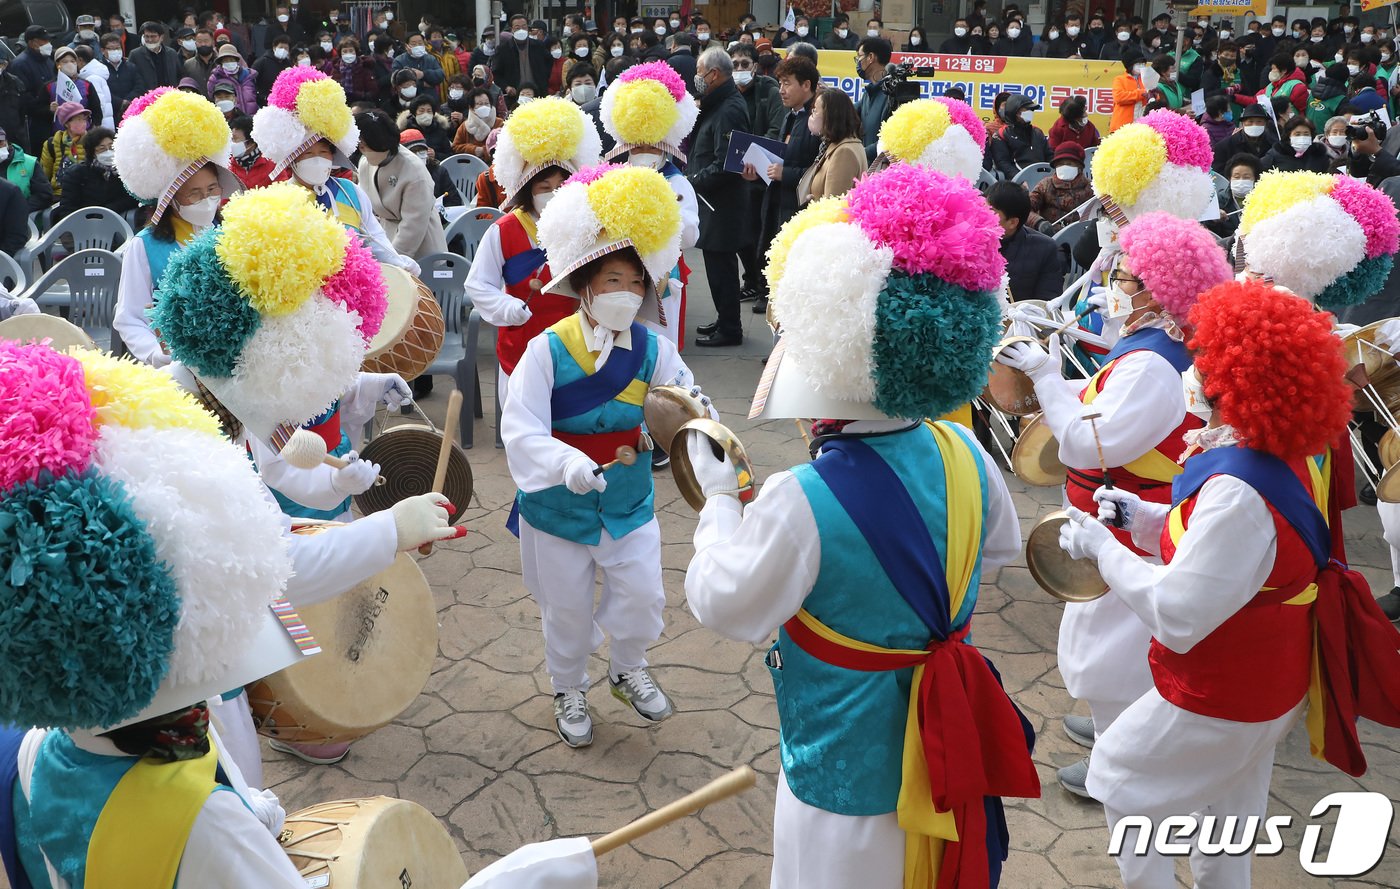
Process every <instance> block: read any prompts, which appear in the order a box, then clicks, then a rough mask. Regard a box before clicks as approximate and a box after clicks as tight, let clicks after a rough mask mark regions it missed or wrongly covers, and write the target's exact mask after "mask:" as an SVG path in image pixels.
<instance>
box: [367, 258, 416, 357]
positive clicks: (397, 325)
mask: <svg viewBox="0 0 1400 889" xmlns="http://www.w3.org/2000/svg"><path fill="white" fill-rule="evenodd" d="M379 270H380V271H381V272H383V273H384V283H385V284H387V285H389V289H388V291H387V292H386V293H385V294H384V303H385V306H384V322H383V323H382V324H380V325H379V332H378V333H376V334H375V335H374V339H372V340H370V341H369V350H368V351H367V352H365V359H366V360H369V359H371V358H378V357H379V356H380V355H383V354H384V353H385V352H388V351H389V350H390V349H391V348H393V346H394V344H395V343H397V342H398V341H399V340H401V339H403V337H404V334H405V333H407V332H408V328H409V327H410V326H411V325H412V324H413V315H414V313H415V312H417V311H418V286H417V283H416V282H415V280H414V278H413V276H412V275H410V274H408V272H405V271H404V270H403V269H401V268H399V267H398V266H392V265H386V264H384V263H382V262H381V263H380V264H379Z"/></svg>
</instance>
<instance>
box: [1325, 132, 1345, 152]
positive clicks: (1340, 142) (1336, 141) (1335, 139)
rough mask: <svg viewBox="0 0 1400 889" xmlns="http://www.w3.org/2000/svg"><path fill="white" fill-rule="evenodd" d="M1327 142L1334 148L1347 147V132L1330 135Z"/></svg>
mask: <svg viewBox="0 0 1400 889" xmlns="http://www.w3.org/2000/svg"><path fill="white" fill-rule="evenodd" d="M1327 144H1328V145H1331V146H1332V147H1333V148H1345V147H1346V145H1347V137H1346V134H1345V133H1342V134H1338V135H1335V136H1328V137H1327Z"/></svg>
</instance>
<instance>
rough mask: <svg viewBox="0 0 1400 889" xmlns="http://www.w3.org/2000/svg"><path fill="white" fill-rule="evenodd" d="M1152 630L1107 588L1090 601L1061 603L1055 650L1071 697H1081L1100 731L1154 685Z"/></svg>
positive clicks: (1095, 728) (1096, 728)
mask: <svg viewBox="0 0 1400 889" xmlns="http://www.w3.org/2000/svg"><path fill="white" fill-rule="evenodd" d="M1151 641H1152V633H1151V631H1150V630H1148V629H1147V624H1145V623H1143V622H1142V620H1141V619H1139V618H1138V616H1137V615H1136V614H1134V613H1133V610H1132V609H1131V608H1129V607H1128V606H1127V605H1126V604H1125V603H1124V602H1123V600H1122V599H1120V598H1118V596H1116V595H1114V594H1113V592H1112V591H1111V590H1110V591H1109V593H1108V594H1107V595H1105V596H1101V597H1099V598H1098V599H1095V600H1094V601H1092V602H1084V603H1070V604H1067V605H1065V613H1064V615H1063V616H1062V617H1061V618H1060V640H1059V647H1058V650H1057V656H1058V658H1059V665H1060V675H1061V676H1063V677H1064V680H1065V690H1066V691H1068V692H1069V693H1070V696H1071V697H1074V698H1076V699H1078V700H1081V701H1084V702H1085V703H1086V704H1088V705H1089V711H1090V712H1091V713H1092V714H1093V717H1094V732H1095V734H1096V735H1102V734H1103V732H1104V730H1105V729H1107V728H1108V727H1109V726H1110V725H1112V724H1113V721H1114V720H1115V719H1117V718H1118V714H1120V713H1122V712H1123V711H1124V710H1125V709H1127V707H1128V706H1129V705H1130V704H1132V703H1133V701H1136V700H1137V699H1138V698H1140V697H1142V695H1143V694H1144V693H1145V692H1147V691H1148V690H1149V689H1151V688H1152V671H1151V669H1150V668H1149V667H1148V664H1147V650H1148V646H1149V644H1150V643H1151Z"/></svg>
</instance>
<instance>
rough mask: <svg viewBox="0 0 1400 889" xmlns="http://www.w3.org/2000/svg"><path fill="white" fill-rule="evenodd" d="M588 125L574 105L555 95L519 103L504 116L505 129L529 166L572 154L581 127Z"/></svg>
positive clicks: (576, 147)
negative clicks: (508, 114) (507, 115)
mask: <svg viewBox="0 0 1400 889" xmlns="http://www.w3.org/2000/svg"><path fill="white" fill-rule="evenodd" d="M591 125H592V124H586V123H585V122H584V119H583V112H581V111H579V110H578V106H576V105H574V103H572V102H569V101H567V100H565V99H561V98H559V97H557V96H550V97H548V98H544V99H536V100H535V101H533V102H530V103H529V104H526V105H521V106H520V107H519V108H517V109H515V111H513V112H512V113H511V115H510V117H509V118H507V120H506V130H507V132H509V133H510V137H511V139H513V140H514V141H515V147H516V149H517V150H518V151H519V152H520V156H521V157H522V158H524V160H525V163H526V164H527V165H529V166H534V165H536V164H543V163H547V162H549V161H556V160H567V159H568V158H571V157H573V154H574V152H575V151H576V150H578V144H579V142H580V141H581V140H582V139H583V128H584V127H585V126H591Z"/></svg>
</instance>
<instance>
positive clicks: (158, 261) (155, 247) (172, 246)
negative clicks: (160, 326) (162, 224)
mask: <svg viewBox="0 0 1400 889" xmlns="http://www.w3.org/2000/svg"><path fill="white" fill-rule="evenodd" d="M136 237H138V238H140V239H141V240H142V242H143V243H142V245H141V246H143V247H145V248H146V265H148V266H150V269H151V289H152V291H153V293H152V297H153V298H152V300H151V302H152V303H154V302H155V299H156V298H158V297H155V294H158V293H160V284H161V280H160V279H161V278H163V277H164V276H165V267H166V266H167V265H169V264H170V260H171V258H172V257H173V256H174V255H175V254H176V253H179V252H180V251H181V250H183V249H184V245H183V244H181V243H180V242H179V241H167V240H165V239H163V238H157V237H156V235H155V232H154V231H153V230H152V229H151V228H149V227H147V228H143V229H141V230H140V231H139V232H137V233H136Z"/></svg>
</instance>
